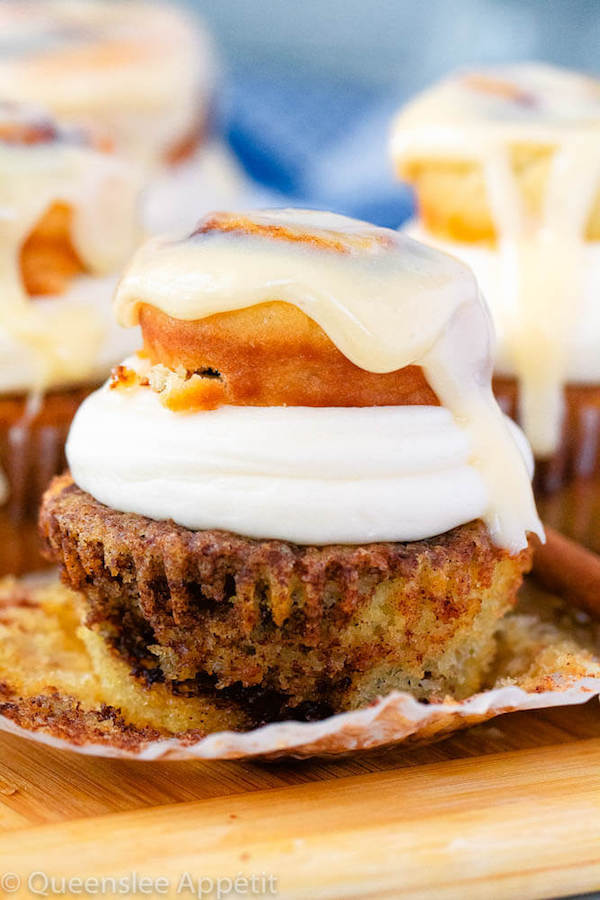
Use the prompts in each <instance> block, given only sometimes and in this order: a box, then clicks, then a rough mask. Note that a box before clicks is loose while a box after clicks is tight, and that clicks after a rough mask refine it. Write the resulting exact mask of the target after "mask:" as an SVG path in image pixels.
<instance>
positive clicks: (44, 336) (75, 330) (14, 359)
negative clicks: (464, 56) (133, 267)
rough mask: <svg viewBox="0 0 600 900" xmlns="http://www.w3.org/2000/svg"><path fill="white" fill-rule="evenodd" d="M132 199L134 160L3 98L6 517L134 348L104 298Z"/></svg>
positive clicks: (25, 503)
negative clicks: (81, 408)
mask: <svg viewBox="0 0 600 900" xmlns="http://www.w3.org/2000/svg"><path fill="white" fill-rule="evenodd" d="M138 198H139V178H138V176H137V175H136V173H135V171H134V170H133V168H132V166H131V165H130V164H129V163H127V162H123V161H122V160H120V159H119V158H118V157H116V156H115V155H114V154H113V153H110V152H107V151H106V150H105V149H103V147H102V146H101V145H99V144H98V142H97V141H96V140H95V139H94V138H93V137H91V136H90V135H89V134H88V133H87V132H84V131H82V130H81V129H78V128H74V127H72V126H59V125H58V124H56V122H55V121H54V120H52V119H51V118H49V117H48V116H46V115H45V114H43V113H40V112H37V111H33V110H32V109H31V108H26V107H22V106H17V105H14V104H7V103H4V104H0V207H1V209H2V215H1V217H0V254H1V260H2V263H1V265H0V279H1V281H2V304H1V306H0V467H1V471H0V500H1V506H0V510H1V512H2V514H3V519H6V520H7V521H10V522H12V523H15V522H16V523H19V522H23V521H25V520H27V519H32V520H33V519H34V518H35V515H36V512H37V506H38V501H39V497H40V495H41V493H42V491H43V490H44V488H45V486H46V484H47V482H48V480H49V479H50V478H51V476H52V475H53V474H54V473H55V472H57V471H60V469H61V468H62V466H63V464H64V457H63V445H64V440H65V437H66V434H67V431H68V428H69V425H70V422H71V419H72V417H73V415H74V413H75V410H76V409H77V406H78V405H79V403H80V401H81V400H82V399H83V397H84V396H85V395H86V394H87V393H88V392H89V391H90V390H91V389H93V388H94V387H95V386H96V385H97V384H98V383H99V382H101V381H102V380H103V379H104V378H105V377H106V375H107V374H108V372H109V371H110V368H111V366H112V365H113V363H115V362H117V361H118V360H119V359H120V358H121V356H122V354H123V351H128V350H129V349H130V348H131V346H132V343H133V342H132V338H131V337H130V336H129V335H128V334H127V332H126V331H125V330H124V329H120V328H119V327H118V326H117V325H116V324H115V322H114V319H113V316H112V313H111V299H112V294H113V290H114V287H115V284H116V281H117V278H118V273H119V270H120V268H121V266H122V265H123V264H124V262H125V261H126V260H127V258H128V256H129V255H130V254H131V252H132V250H133V249H134V247H135V245H136V243H137V241H138V240H139V236H140V230H139V226H138V214H137V213H138V210H137V207H138ZM5 549H6V548H5ZM17 565H18V563H17Z"/></svg>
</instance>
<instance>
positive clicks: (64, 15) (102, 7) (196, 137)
mask: <svg viewBox="0 0 600 900" xmlns="http://www.w3.org/2000/svg"><path fill="white" fill-rule="evenodd" d="M215 87H216V78H215V63H214V53H213V48H212V43H211V41H210V39H209V36H208V34H207V33H206V31H205V30H204V28H203V27H202V26H201V25H200V23H199V22H198V21H197V20H196V19H195V18H194V17H192V16H191V15H188V14H186V13H185V12H184V11H183V10H182V9H180V8H178V7H177V6H176V5H174V4H167V3H163V4H161V3H154V2H145V0H128V2H120V0H94V2H87V0H35V2H31V0H6V2H3V3H2V4H0V99H2V98H6V99H15V100H21V101H24V102H28V103H35V104H39V105H41V106H43V107H44V108H46V109H49V110H51V111H52V112H53V113H54V114H55V115H57V116H59V117H60V118H61V119H62V120H63V121H70V122H76V123H78V124H80V123H82V124H85V125H87V126H89V127H94V128H97V129H99V130H100V131H101V132H102V133H103V134H106V135H108V136H109V137H110V139H111V140H112V142H113V144H114V146H115V148H116V150H117V152H118V153H120V154H122V155H124V156H128V157H129V158H130V159H131V160H133V161H134V162H135V163H136V165H138V166H140V167H141V168H142V169H143V170H144V172H145V173H146V178H147V181H148V188H147V191H146V194H145V207H144V214H145V216H144V218H145V223H146V225H147V227H148V228H149V229H150V230H153V229H154V228H158V229H159V230H160V229H162V228H171V227H173V226H174V225H175V226H176V225H177V218H178V217H179V220H180V222H181V219H182V218H183V219H185V218H186V215H185V213H186V211H191V209H192V208H193V210H194V212H193V213H192V218H191V219H190V225H191V223H192V222H193V221H195V219H194V218H193V216H194V215H195V216H197V214H198V213H197V204H198V203H202V202H203V200H204V197H205V195H208V196H211V194H213V195H214V193H215V192H220V193H221V194H223V195H224V196H222V197H221V202H223V200H225V202H226V201H227V200H228V199H230V193H231V192H233V191H234V190H237V188H238V182H237V175H236V173H235V172H234V169H233V164H232V163H231V162H230V161H229V160H228V158H227V157H226V154H225V151H224V150H223V149H221V148H219V147H217V146H216V144H215V142H214V141H212V140H210V138H211V137H212V135H211V119H212V108H213V102H214V94H215ZM192 204H196V206H195V207H192ZM186 225H187V223H185V224H184V225H181V224H180V227H185V226H186Z"/></svg>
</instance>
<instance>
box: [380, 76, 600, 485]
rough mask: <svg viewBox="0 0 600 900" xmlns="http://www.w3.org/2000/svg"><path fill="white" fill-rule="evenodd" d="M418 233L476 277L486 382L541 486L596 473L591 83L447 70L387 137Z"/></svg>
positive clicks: (599, 425) (595, 114)
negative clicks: (489, 363) (412, 198)
mask: <svg viewBox="0 0 600 900" xmlns="http://www.w3.org/2000/svg"><path fill="white" fill-rule="evenodd" d="M391 149H392V157H393V159H394V162H395V164H396V167H397V171H398V174H399V175H400V176H401V177H403V178H404V179H405V180H406V181H408V182H410V183H411V184H412V185H413V186H414V189H415V193H416V197H417V208H418V213H417V215H418V223H417V225H416V227H412V228H411V229H410V231H411V233H413V234H414V236H415V237H419V238H421V239H422V240H425V241H428V242H429V243H433V244H435V245H436V246H438V247H439V248H440V249H443V250H446V251H447V252H448V253H452V254H454V255H456V256H459V257H461V258H462V259H463V260H464V261H466V262H467V263H468V264H469V265H470V266H471V268H472V269H473V271H474V272H475V274H476V276H477V278H478V280H479V283H480V286H481V288H482V290H483V293H484V296H485V297H486V299H487V301H488V303H489V305H490V308H491V311H492V315H493V318H494V322H495V325H496V334H497V339H498V343H497V351H496V366H495V371H496V379H495V384H494V389H495V391H496V395H497V397H498V398H499V400H500V401H501V403H502V404H503V406H505V408H506V409H507V410H508V411H509V412H510V413H511V414H512V415H514V416H515V417H516V418H518V419H519V420H520V422H521V423H522V424H523V426H524V428H525V430H526V432H527V434H528V437H529V439H530V441H531V443H532V445H533V448H534V451H535V453H536V456H537V458H538V460H539V464H538V474H539V479H540V480H541V481H543V484H544V486H545V487H548V488H552V487H556V486H558V485H560V484H561V483H562V482H563V481H564V480H565V478H566V477H567V476H569V475H573V474H577V475H589V474H591V473H592V472H594V471H596V470H597V469H598V468H600V352H599V348H600V306H599V304H598V293H599V291H600V244H599V243H598V241H599V240H600V82H598V81H596V80H595V79H592V78H590V77H589V76H585V75H580V74H578V73H575V72H572V71H568V70H565V69H558V68H555V67H551V66H547V65H541V64H523V65H512V66H502V67H495V68H487V69H473V70H467V71H465V72H460V73H457V74H455V75H453V76H450V77H448V78H447V79H445V80H444V81H442V82H441V83H439V84H438V85H435V86H434V87H432V88H430V89H429V90H427V91H425V92H424V93H423V94H421V95H419V96H418V97H417V98H416V99H414V100H413V101H412V102H410V103H409V104H408V105H407V106H406V107H405V108H404V110H403V111H402V112H401V113H400V114H399V115H398V117H397V118H396V121H395V123H394V127H393V133H392V144H391Z"/></svg>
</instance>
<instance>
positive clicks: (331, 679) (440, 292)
mask: <svg viewBox="0 0 600 900" xmlns="http://www.w3.org/2000/svg"><path fill="white" fill-rule="evenodd" d="M116 310H117V314H118V317H119V320H120V321H121V322H122V324H124V325H129V326H131V325H134V324H135V323H138V322H139V323H140V324H141V327H142V332H143V340H144V348H143V350H142V351H141V353H140V354H139V355H137V356H136V357H132V358H130V359H129V360H126V361H125V362H124V363H123V364H122V366H120V367H119V368H118V369H117V370H116V371H115V373H114V377H113V378H112V379H111V381H110V382H109V383H107V384H106V385H105V386H104V387H103V388H102V389H101V390H100V391H98V392H97V393H95V394H93V395H91V396H90V397H89V398H88V399H87V400H86V401H85V402H84V404H83V405H82V407H81V408H80V410H79V412H78V414H77V416H76V419H75V422H74V424H73V427H72V430H71V433H70V437H69V442H68V449H67V456H68V461H69V465H70V473H67V474H65V475H64V476H62V477H60V478H57V479H56V480H55V481H54V482H53V484H52V485H51V487H50V488H49V490H48V492H47V493H46V496H45V498H44V502H43V506H42V509H41V514H40V529H41V534H42V537H43V540H44V542H45V547H46V552H47V554H48V556H49V558H50V559H51V560H52V561H54V562H57V563H58V564H59V565H60V566H61V567H62V570H63V576H64V579H65V580H66V582H67V583H68V584H69V585H70V586H71V587H73V588H75V589H76V590H78V591H80V592H81V595H82V602H83V603H84V604H85V606H86V609H87V617H86V622H87V626H88V627H89V628H91V629H93V630H94V631H95V632H96V635H97V636H99V637H100V638H101V640H102V641H103V642H104V645H105V647H106V648H108V649H109V650H110V653H112V655H113V656H118V657H119V658H120V659H121V661H123V660H125V661H126V662H127V664H128V665H129V667H130V670H131V673H132V675H131V677H132V678H133V679H134V680H137V682H138V683H139V682H140V680H142V681H143V680H144V679H146V680H147V682H148V684H150V683H156V682H157V681H160V682H163V683H164V684H165V686H167V687H168V688H169V689H170V690H171V691H172V692H173V693H174V694H177V695H178V696H180V697H181V696H182V695H189V696H190V697H193V696H196V695H198V694H199V693H202V694H204V693H205V692H206V691H207V690H209V691H214V695H215V696H216V697H222V698H223V699H224V700H225V699H227V700H229V701H230V700H231V698H232V697H234V698H235V700H236V703H238V704H239V705H240V707H241V708H242V709H244V707H249V706H251V705H252V704H253V703H255V702H257V701H260V703H261V709H262V716H263V718H266V719H276V718H281V717H286V716H291V717H296V718H298V717H300V718H303V717H304V718H305V717H307V716H308V717H314V716H315V715H316V716H318V715H323V714H326V712H327V711H339V710H346V709H351V708H355V707H358V706H361V705H363V704H365V703H369V702H370V701H371V700H372V699H374V698H375V697H377V696H378V695H382V694H385V693H387V692H389V691H391V690H393V689H403V690H408V691H410V692H411V693H412V694H414V696H415V697H417V698H420V699H424V700H432V699H435V698H439V697H444V696H447V695H448V694H450V695H452V696H456V697H463V696H466V695H468V694H470V693H472V692H474V691H477V690H478V689H479V688H480V686H481V685H482V683H483V680H484V679H485V676H486V673H487V672H488V671H489V669H490V666H491V665H492V663H493V659H494V655H495V652H496V643H495V636H494V635H495V631H496V627H497V624H498V621H499V620H500V619H501V618H502V616H503V615H504V614H505V613H506V612H507V611H508V610H509V609H510V608H511V607H512V605H513V603H514V602H515V598H516V592H517V589H518V587H519V584H520V582H521V579H522V575H523V573H524V572H525V571H526V570H527V569H528V567H529V566H530V562H531V543H532V541H533V540H534V539H535V538H534V535H536V534H537V535H539V536H540V537H541V536H542V529H541V525H540V522H539V519H538V517H537V514H536V510H535V505H534V502H533V498H532V492H531V486H530V482H529V477H530V473H529V470H528V467H529V466H530V464H531V458H530V454H529V451H528V448H527V444H526V441H525V440H524V438H523V436H522V434H521V433H520V432H519V431H518V429H517V428H516V426H514V425H513V424H512V423H510V422H509V420H507V419H505V417H504V416H503V415H502V413H501V412H500V410H499V408H498V406H497V404H496V402H495V400H494V399H493V396H492V393H491V389H490V348H489V344H490V324H489V319H488V316H487V312H486V309H485V307H484V306H483V304H482V303H481V300H480V297H479V292H478V289H477V285H476V283H475V281H474V279H473V277H472V275H471V273H470V271H469V270H468V269H467V268H466V267H465V266H463V265H462V264H461V263H459V262H458V261H457V260H454V259H452V258H450V257H447V256H445V255H443V254H441V253H438V252H437V251H434V250H431V249H428V248H426V247H424V246H423V245H421V244H418V243H417V242H414V241H412V240H410V239H408V238H405V237H402V236H400V235H398V234H396V233H395V232H392V231H389V230H386V229H376V228H374V227H373V226H369V225H367V224H366V223H362V222H356V221H354V220H350V219H346V218H343V217H339V216H334V215H331V214H326V213H313V212H306V211H302V210H287V211H263V212H257V213H248V214H244V215H240V214H218V215H213V216H208V217H207V218H206V219H204V220H203V221H202V222H201V223H200V226H199V227H198V228H197V229H196V230H195V232H194V233H193V234H192V235H190V236H189V237H187V238H185V239H183V240H169V239H160V240H154V241H151V242H150V243H149V244H148V245H146V246H144V247H143V248H142V249H141V250H140V251H138V253H137V254H136V256H135V257H134V260H133V262H132V264H131V266H130V268H129V269H128V271H127V272H126V274H125V276H124V278H123V279H122V281H121V283H120V286H119V289H118V291H117V296H116ZM286 356H287V360H286ZM246 381H247V382H250V383H251V386H252V387H251V389H248V390H245V389H244V382H246ZM109 655H110V654H109Z"/></svg>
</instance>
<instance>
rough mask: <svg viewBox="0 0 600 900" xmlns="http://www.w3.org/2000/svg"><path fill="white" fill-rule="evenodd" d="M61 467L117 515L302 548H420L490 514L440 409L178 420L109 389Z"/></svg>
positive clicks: (261, 410) (80, 419)
mask: <svg viewBox="0 0 600 900" xmlns="http://www.w3.org/2000/svg"><path fill="white" fill-rule="evenodd" d="M505 427H507V429H508V428H511V429H512V435H513V437H514V438H515V440H516V442H517V443H518V446H519V450H520V452H521V453H522V454H523V458H524V460H525V462H526V465H527V467H528V468H529V471H531V469H532V459H531V454H530V453H529V450H528V446H527V442H526V441H525V440H524V438H523V435H522V434H521V433H520V432H519V431H518V429H517V427H516V426H514V425H512V423H509V424H507V426H505ZM67 458H68V461H69V466H70V469H71V473H72V475H73V478H74V480H75V482H76V483H77V484H78V485H79V486H80V487H81V488H83V490H86V491H88V492H89V493H90V494H92V495H93V496H94V497H95V498H96V499H97V500H100V501H101V502H102V503H105V504H107V505H108V506H111V507H113V508H115V509H119V510H121V511H126V512H134V513H138V514H140V515H145V516H149V517H150V518H153V519H172V520H173V521H175V522H176V523H178V524H179V525H183V526H184V527H186V528H190V529H209V528H220V529H224V530H228V531H233V532H235V533H237V534H243V535H246V536H249V537H254V538H278V539H281V540H288V541H292V542H294V543H299V544H329V543H347V544H359V543H365V542H370V541H409V540H420V539H421V538H426V537H431V536H433V535H436V534H441V533H443V532H444V531H447V530H448V529H450V528H453V527H454V526H457V525H461V524H463V523H466V522H469V521H471V520H472V519H477V518H479V517H481V516H484V515H485V513H486V510H487V508H488V505H489V496H488V492H487V489H486V485H485V483H484V479H483V477H482V474H481V472H480V471H479V470H478V469H477V467H476V466H474V465H473V463H472V452H471V447H470V445H469V437H468V435H467V433H466V432H465V430H464V429H463V428H462V427H461V426H460V425H459V424H458V423H457V422H456V421H455V420H454V419H453V417H452V415H451V413H450V412H449V411H448V410H446V409H443V408H442V407H434V406H394V407H365V408H360V409H359V408H343V407H338V408H308V407H258V408H257V407H238V406H223V407H221V408H220V409H217V410H213V411H210V412H201V413H195V414H177V413H172V412H171V411H170V410H168V409H167V408H165V407H164V406H163V405H162V404H161V402H160V399H159V397H158V396H157V395H156V394H155V393H154V392H152V391H150V390H148V389H145V388H143V387H138V388H134V389H130V390H124V391H123V390H111V389H110V387H109V386H108V385H105V386H104V387H103V388H101V389H100V390H99V391H97V392H96V393H94V394H92V395H91V396H90V397H88V398H87V400H85V401H84V403H83V404H82V406H81V407H80V409H79V411H78V412H77V415H76V417H75V421H74V423H73V426H72V428H71V433H70V435H69V440H68V443H67Z"/></svg>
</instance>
